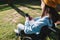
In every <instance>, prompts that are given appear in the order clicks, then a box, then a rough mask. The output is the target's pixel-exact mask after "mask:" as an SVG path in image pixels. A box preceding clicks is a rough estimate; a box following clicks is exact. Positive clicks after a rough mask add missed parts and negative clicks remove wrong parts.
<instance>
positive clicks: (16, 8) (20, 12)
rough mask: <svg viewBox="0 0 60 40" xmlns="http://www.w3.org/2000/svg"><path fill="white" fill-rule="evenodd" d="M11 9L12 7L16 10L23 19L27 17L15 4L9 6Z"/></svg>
mask: <svg viewBox="0 0 60 40" xmlns="http://www.w3.org/2000/svg"><path fill="white" fill-rule="evenodd" d="M9 6H10V7H12V8H13V9H15V10H16V11H17V12H18V13H19V14H20V15H22V16H23V17H25V14H26V13H24V12H23V11H22V10H20V9H19V8H18V7H16V6H15V5H13V4H9Z"/></svg>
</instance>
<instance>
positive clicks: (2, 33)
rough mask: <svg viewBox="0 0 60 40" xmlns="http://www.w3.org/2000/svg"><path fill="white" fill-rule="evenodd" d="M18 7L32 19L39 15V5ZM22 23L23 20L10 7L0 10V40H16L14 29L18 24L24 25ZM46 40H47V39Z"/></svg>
mask: <svg viewBox="0 0 60 40" xmlns="http://www.w3.org/2000/svg"><path fill="white" fill-rule="evenodd" d="M18 6H19V9H20V10H22V11H23V12H24V13H28V14H29V15H31V16H32V17H36V16H40V15H41V10H40V6H39V5H29V4H24V5H23V4H22V5H18ZM24 22H25V18H24V17H23V16H21V15H20V14H19V13H17V12H16V11H15V10H14V9H12V8H11V7H10V6H7V7H4V8H2V9H0V40H16V36H15V33H14V29H15V28H16V26H17V24H18V23H22V24H24ZM47 40H49V38H48V39H47Z"/></svg>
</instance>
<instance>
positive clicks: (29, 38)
mask: <svg viewBox="0 0 60 40" xmlns="http://www.w3.org/2000/svg"><path fill="white" fill-rule="evenodd" d="M22 40H32V38H31V37H23V39H22Z"/></svg>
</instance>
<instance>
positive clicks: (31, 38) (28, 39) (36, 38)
mask: <svg viewBox="0 0 60 40" xmlns="http://www.w3.org/2000/svg"><path fill="white" fill-rule="evenodd" d="M50 33H51V30H50V29H48V27H47V26H44V27H42V29H41V30H40V34H25V33H24V31H23V30H22V31H21V32H20V34H18V36H20V39H21V40H45V38H46V37H47V36H48V35H50Z"/></svg>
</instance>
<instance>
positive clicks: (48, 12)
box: [42, 5, 60, 23]
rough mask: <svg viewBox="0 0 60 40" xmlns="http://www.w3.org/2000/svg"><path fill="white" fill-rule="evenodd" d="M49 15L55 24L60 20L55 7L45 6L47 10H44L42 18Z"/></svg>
mask: <svg viewBox="0 0 60 40" xmlns="http://www.w3.org/2000/svg"><path fill="white" fill-rule="evenodd" d="M46 15H49V17H50V18H51V19H52V20H53V22H54V23H55V22H57V21H58V20H59V18H60V15H59V14H58V12H57V11H56V10H55V8H53V7H49V6H47V5H45V8H44V9H43V13H42V17H44V16H46Z"/></svg>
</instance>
